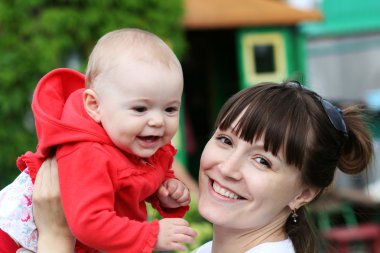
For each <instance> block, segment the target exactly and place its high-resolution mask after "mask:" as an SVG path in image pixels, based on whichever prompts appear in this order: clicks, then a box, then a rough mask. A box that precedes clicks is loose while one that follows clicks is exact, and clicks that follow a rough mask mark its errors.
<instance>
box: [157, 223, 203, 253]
mask: <svg viewBox="0 0 380 253" xmlns="http://www.w3.org/2000/svg"><path fill="white" fill-rule="evenodd" d="M159 224H160V230H159V232H158V238H157V242H156V245H155V247H154V249H155V250H158V251H166V250H176V251H186V250H187V249H186V246H185V245H183V243H193V241H194V239H193V238H194V237H196V236H197V232H195V230H194V229H192V228H191V227H189V223H188V222H187V221H186V220H184V219H179V218H168V219H162V220H160V221H159Z"/></svg>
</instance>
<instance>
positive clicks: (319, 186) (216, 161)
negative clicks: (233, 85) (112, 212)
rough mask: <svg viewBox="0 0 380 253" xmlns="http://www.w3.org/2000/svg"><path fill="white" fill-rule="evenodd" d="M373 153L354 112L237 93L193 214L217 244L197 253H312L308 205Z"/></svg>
mask: <svg viewBox="0 0 380 253" xmlns="http://www.w3.org/2000/svg"><path fill="white" fill-rule="evenodd" d="M372 153H373V149H372V143H371V138H370V134H369V131H368V128H367V127H366V124H365V122H364V121H363V120H362V118H361V112H360V110H359V109H358V108H357V107H349V108H346V109H345V110H344V111H343V112H342V111H341V110H340V109H339V108H337V107H335V106H334V105H332V104H331V103H330V102H328V101H327V100H325V99H323V98H322V97H320V96H319V95H318V94H316V93H315V92H313V91H310V90H308V89H305V88H303V87H302V86H301V85H300V84H299V83H296V82H285V83H283V84H276V83H262V84H259V85H255V86H253V87H251V88H248V89H245V90H242V91H240V92H238V93H237V94H235V95H234V96H232V97H231V98H230V99H229V100H228V101H227V102H226V104H225V105H224V106H223V108H222V109H221V111H220V113H219V116H218V118H217V120H216V128H215V132H214V134H213V136H212V138H211V139H210V140H209V142H208V143H207V145H206V147H205V149H204V151H203V154H202V157H201V163H200V173H199V203H198V206H199V212H200V214H201V215H202V216H203V217H204V218H206V219H207V220H209V221H210V222H211V223H213V225H214V236H213V241H212V242H209V243H206V244H205V245H203V246H201V247H200V248H199V249H197V250H195V251H194V252H196V253H211V252H212V253H216V252H218V253H223V252H248V253H258V252H260V253H264V252H277V253H294V252H296V253H305V252H307V253H316V252H317V245H316V239H315V236H314V233H313V231H312V229H311V227H310V224H309V221H308V220H307V217H306V215H305V205H306V204H308V203H310V202H311V201H312V200H314V199H315V198H316V197H318V196H319V195H320V194H322V192H323V190H324V189H325V188H326V187H327V186H329V185H330V184H331V183H332V181H333V178H334V173H335V170H336V168H339V169H340V170H341V171H343V172H345V173H348V174H355V173H359V172H361V171H363V170H364V169H365V168H366V167H367V165H368V164H369V162H370V160H371V157H372ZM37 208H38V206H37Z"/></svg>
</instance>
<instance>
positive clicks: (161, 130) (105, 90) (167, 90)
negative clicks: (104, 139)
mask: <svg viewBox="0 0 380 253" xmlns="http://www.w3.org/2000/svg"><path fill="white" fill-rule="evenodd" d="M102 82H106V83H103V84H102V85H101V88H100V89H99V90H97V91H96V92H97V94H98V97H99V105H100V110H99V114H100V121H101V123H102V125H103V127H104V129H105V131H106V132H107V134H108V135H109V137H110V138H111V140H112V141H113V142H114V144H115V145H116V146H117V147H119V148H120V149H122V150H124V151H126V152H129V153H133V154H135V155H137V156H140V157H144V158H146V157H150V156H151V155H153V154H154V153H155V152H156V151H157V150H158V149H159V148H160V147H162V146H163V145H165V144H167V143H168V142H170V140H171V139H172V138H173V136H174V135H175V133H176V131H177V128H178V121H179V109H180V105H181V96H182V90H183V77H182V72H181V71H178V70H177V69H170V68H168V67H167V66H163V65H161V64H154V65H152V64H150V63H144V62H139V63H137V64H136V63H135V64H133V65H132V64H129V65H128V64H126V65H125V66H122V67H119V68H117V69H114V70H112V71H109V73H107V74H106V75H105V78H103V79H102Z"/></svg>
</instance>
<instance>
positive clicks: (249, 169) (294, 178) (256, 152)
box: [199, 129, 304, 229]
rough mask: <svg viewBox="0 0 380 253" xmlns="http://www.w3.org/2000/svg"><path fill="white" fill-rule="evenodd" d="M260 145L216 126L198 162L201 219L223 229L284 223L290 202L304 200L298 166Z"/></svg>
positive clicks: (299, 202) (296, 205)
mask: <svg viewBox="0 0 380 253" xmlns="http://www.w3.org/2000/svg"><path fill="white" fill-rule="evenodd" d="M263 145H264V144H263V141H262V140H259V141H257V142H253V143H252V144H250V143H249V142H246V141H244V140H242V139H239V138H238V137H237V136H236V135H235V134H234V133H233V132H232V131H231V129H229V130H227V131H221V130H220V129H217V131H216V132H215V134H214V135H213V136H212V138H211V139H210V140H209V141H208V143H207V145H206V147H205V148H204V151H203V153H202V157H201V162H200V172H199V211H200V214H201V215H202V216H203V217H204V218H206V219H207V220H209V221H210V222H212V223H213V224H214V225H219V226H223V227H227V228H232V229H258V228H262V227H264V226H266V225H270V224H272V222H278V221H280V222H285V221H286V218H287V217H288V216H289V213H290V209H289V207H290V208H295V207H297V208H298V207H299V206H300V205H301V204H303V203H302V201H303V199H302V196H303V195H302V192H303V191H304V189H303V187H302V186H301V182H300V172H299V170H298V169H296V168H295V167H293V166H289V165H287V164H286V163H285V162H284V158H283V157H282V152H279V155H278V156H274V155H273V154H272V153H270V152H266V151H265V150H264V148H263ZM280 151H281V150H280ZM280 153H281V154H280ZM273 224H275V223H273Z"/></svg>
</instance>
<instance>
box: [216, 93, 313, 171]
mask: <svg viewBox="0 0 380 253" xmlns="http://www.w3.org/2000/svg"><path fill="white" fill-rule="evenodd" d="M237 104H238V105H239V106H234V105H237ZM284 104H285V105H288V106H283V105H284ZM229 105H230V106H227V107H226V108H223V109H224V110H223V109H222V111H221V112H222V113H221V114H220V115H219V118H218V120H217V122H216V127H218V128H219V129H221V130H223V131H224V130H227V129H228V128H230V127H232V126H233V131H234V133H235V134H236V135H237V136H238V137H239V138H241V139H243V140H244V141H247V142H249V143H252V142H254V141H257V140H259V139H261V138H262V139H263V140H264V149H265V151H269V152H271V153H272V154H273V155H275V156H277V155H278V152H280V151H281V152H284V153H283V155H284V159H285V161H286V162H287V163H288V164H291V165H295V166H297V167H299V168H300V167H301V166H302V164H303V160H304V157H303V155H302V153H303V152H304V149H305V148H306V147H307V146H306V143H307V138H308V131H309V130H308V127H307V124H308V123H307V122H308V119H307V117H308V116H307V113H306V110H300V108H299V107H300V106H303V105H302V102H301V103H300V101H299V100H298V99H297V96H294V92H286V91H285V90H282V89H273V90H267V91H265V92H260V93H257V94H250V96H245V97H241V98H240V101H234V102H231V103H230V104H229ZM234 124H235V125H234Z"/></svg>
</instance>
